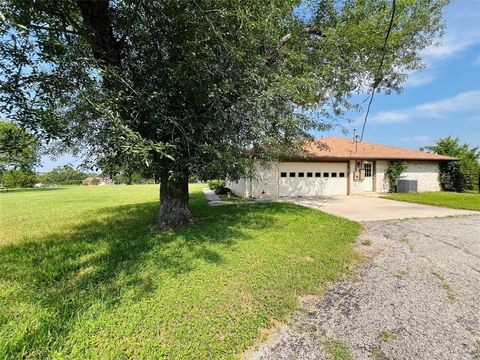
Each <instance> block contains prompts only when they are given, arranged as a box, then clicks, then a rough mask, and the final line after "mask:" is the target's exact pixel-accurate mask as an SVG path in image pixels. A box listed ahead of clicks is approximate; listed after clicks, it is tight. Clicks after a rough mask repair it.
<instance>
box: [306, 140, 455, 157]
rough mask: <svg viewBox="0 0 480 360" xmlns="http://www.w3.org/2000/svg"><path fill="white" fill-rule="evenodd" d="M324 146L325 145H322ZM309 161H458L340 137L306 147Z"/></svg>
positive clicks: (318, 141)
mask: <svg viewBox="0 0 480 360" xmlns="http://www.w3.org/2000/svg"><path fill="white" fill-rule="evenodd" d="M322 144H323V145H322ZM305 152H306V154H307V159H308V160H348V159H359V160H370V159H371V160H375V159H376V160H432V161H435V160H437V161H440V160H457V159H456V158H454V157H451V156H445V155H438V154H430V153H426V152H422V151H415V150H409V149H404V148H400V147H395V146H386V145H379V144H371V143H367V142H363V141H362V142H358V143H357V144H355V143H354V142H353V140H352V139H347V138H340V137H334V136H330V137H325V138H322V139H318V140H316V141H315V142H312V143H311V144H309V145H307V146H305Z"/></svg>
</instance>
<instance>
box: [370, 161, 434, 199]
mask: <svg viewBox="0 0 480 360" xmlns="http://www.w3.org/2000/svg"><path fill="white" fill-rule="evenodd" d="M407 164H408V168H407V170H406V171H405V172H404V173H403V174H402V177H401V179H404V180H417V181H418V191H419V192H423V191H441V187H440V181H439V179H438V175H439V174H440V166H439V162H438V161H407ZM387 167H388V161H386V160H378V161H377V180H376V187H377V192H388V180H387V178H386V176H385V170H387Z"/></svg>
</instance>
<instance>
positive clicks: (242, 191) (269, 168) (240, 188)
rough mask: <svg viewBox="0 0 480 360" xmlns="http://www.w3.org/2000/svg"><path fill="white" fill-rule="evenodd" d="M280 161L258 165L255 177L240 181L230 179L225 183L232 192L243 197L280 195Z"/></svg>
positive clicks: (272, 196) (259, 197)
mask: <svg viewBox="0 0 480 360" xmlns="http://www.w3.org/2000/svg"><path fill="white" fill-rule="evenodd" d="M278 176H279V174H278V163H277V162H271V163H268V164H263V165H262V164H260V163H258V164H257V165H256V171H255V178H254V179H251V180H250V179H240V180H238V181H231V180H228V179H227V181H226V182H225V185H226V186H227V187H229V188H230V190H232V192H233V193H234V194H236V195H238V196H242V197H254V198H257V199H262V198H275V197H278Z"/></svg>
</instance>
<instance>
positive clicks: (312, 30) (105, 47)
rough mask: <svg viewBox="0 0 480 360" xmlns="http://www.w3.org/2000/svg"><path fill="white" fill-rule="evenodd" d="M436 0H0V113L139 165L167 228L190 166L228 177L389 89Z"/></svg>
mask: <svg viewBox="0 0 480 360" xmlns="http://www.w3.org/2000/svg"><path fill="white" fill-rule="evenodd" d="M445 4H446V0H422V1H412V0H358V1H350V0H346V1H334V0H321V1H311V2H300V1H295V0H273V1H272V0H242V1H226V0H204V1H191V0H166V1H146V0H140V1H138V0H120V1H113V0H112V1H108V0H97V1H88V0H77V1H61V2H58V1H53V0H38V1H28V0H5V1H4V2H3V3H2V4H1V5H0V11H1V12H2V14H3V16H4V18H5V21H4V22H3V24H2V29H1V36H0V52H1V53H2V54H4V56H3V58H2V59H1V60H0V71H1V79H2V84H1V87H0V110H1V111H3V112H5V113H7V114H9V118H10V120H12V121H14V122H16V123H19V124H21V125H22V126H23V127H25V128H27V129H30V130H32V131H33V132H35V133H36V134H38V136H40V137H41V138H42V139H45V140H47V141H59V142H60V143H61V144H62V145H63V146H64V147H65V148H68V149H70V150H71V151H74V152H77V153H81V154H83V155H84V157H85V158H86V159H87V160H90V161H94V162H96V163H97V164H99V165H100V167H101V168H102V169H103V170H104V171H106V172H107V173H108V172H116V171H119V170H120V169H125V168H129V167H132V168H134V171H143V170H142V169H145V168H148V169H147V170H145V172H148V173H153V174H157V175H158V176H159V178H160V182H161V187H160V192H161V196H160V198H161V204H160V217H159V226H160V227H161V228H169V227H177V226H180V225H182V224H184V223H186V222H189V221H190V219H191V218H190V212H189V210H188V178H189V176H190V175H196V176H199V177H200V178H208V177H210V176H212V175H215V176H217V175H218V174H224V175H228V176H230V177H232V178H238V177H239V176H242V175H245V174H246V173H247V172H248V169H249V168H250V167H251V166H252V164H253V160H254V159H269V158H271V154H269V153H266V152H265V151H264V149H273V148H278V149H282V148H288V149H291V148H294V147H295V146H297V145H298V144H299V143H300V142H301V141H302V140H304V139H305V138H307V137H308V136H309V134H310V132H311V131H312V130H324V129H326V128H328V127H330V126H332V121H333V120H334V119H337V118H339V117H340V116H341V115H342V114H343V113H344V112H345V111H347V110H350V109H355V108H357V105H356V104H352V103H350V102H349V99H350V96H351V95H352V94H354V93H363V92H365V90H366V89H368V88H373V89H374V90H375V91H377V92H386V93H389V92H391V91H400V90H401V84H402V82H403V81H404V80H405V79H406V77H407V74H408V73H409V72H410V71H412V70H415V69H419V68H421V66H422V64H421V59H420V56H419V53H420V50H422V49H423V48H425V47H426V46H428V45H430V44H432V42H433V41H434V39H435V38H436V37H437V36H438V35H439V34H440V33H441V31H442V22H441V14H442V8H443V6H444V5H445ZM299 9H308V11H306V13H302V12H300V11H299ZM380 65H381V66H380ZM246 149H249V151H248V152H245V150H246ZM277 153H278V152H277ZM140 168H142V169H140Z"/></svg>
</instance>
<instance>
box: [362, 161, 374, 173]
mask: <svg viewBox="0 0 480 360" xmlns="http://www.w3.org/2000/svg"><path fill="white" fill-rule="evenodd" d="M367 165H368V167H367ZM367 169H368V170H367ZM363 171H364V176H365V177H372V176H373V164H372V163H370V162H369V163H364V164H363Z"/></svg>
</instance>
